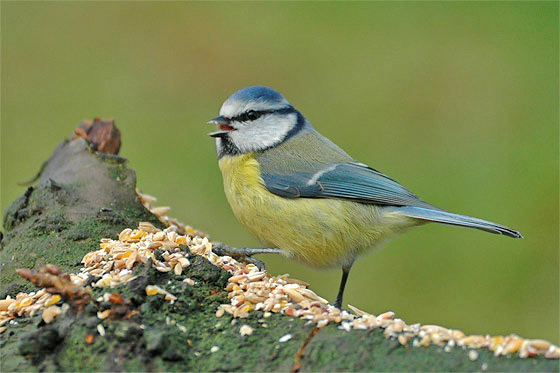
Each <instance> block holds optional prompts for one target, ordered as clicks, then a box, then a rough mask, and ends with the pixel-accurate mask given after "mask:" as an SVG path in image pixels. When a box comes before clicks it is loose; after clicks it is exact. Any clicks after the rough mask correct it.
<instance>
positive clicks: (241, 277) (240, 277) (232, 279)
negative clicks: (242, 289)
mask: <svg viewBox="0 0 560 373" xmlns="http://www.w3.org/2000/svg"><path fill="white" fill-rule="evenodd" d="M246 279H247V276H246V275H237V276H232V277H230V278H229V280H228V281H229V282H235V283H241V282H242V281H245V280H246Z"/></svg>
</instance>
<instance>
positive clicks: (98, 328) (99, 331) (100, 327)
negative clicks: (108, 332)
mask: <svg viewBox="0 0 560 373" xmlns="http://www.w3.org/2000/svg"><path fill="white" fill-rule="evenodd" d="M97 332H98V333H99V335H100V336H102V337H104V336H105V328H104V327H103V325H102V324H98V325H97Z"/></svg>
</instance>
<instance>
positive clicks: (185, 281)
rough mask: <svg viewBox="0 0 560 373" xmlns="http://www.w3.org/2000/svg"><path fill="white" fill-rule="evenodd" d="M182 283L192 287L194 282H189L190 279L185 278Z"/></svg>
mask: <svg viewBox="0 0 560 373" xmlns="http://www.w3.org/2000/svg"><path fill="white" fill-rule="evenodd" d="M183 282H184V283H185V284H187V285H190V286H193V285H194V280H191V279H190V278H188V277H187V278H185V279H184V280H183Z"/></svg>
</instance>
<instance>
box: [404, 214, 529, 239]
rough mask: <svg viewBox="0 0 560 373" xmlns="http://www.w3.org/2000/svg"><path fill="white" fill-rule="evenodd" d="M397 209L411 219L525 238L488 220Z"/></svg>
mask: <svg viewBox="0 0 560 373" xmlns="http://www.w3.org/2000/svg"><path fill="white" fill-rule="evenodd" d="M396 209H397V210H398V211H401V212H402V213H404V214H405V215H406V216H409V217H411V218H416V219H421V220H428V221H433V222H436V223H442V224H450V225H458V226H461V227H469V228H476V229H481V230H483V231H486V232H490V233H496V234H503V235H505V236H508V237H513V238H523V236H522V235H521V233H519V232H518V231H516V230H514V229H511V228H508V227H505V226H503V225H499V224H496V223H492V222H489V221H486V220H482V219H477V218H471V217H470V216H464V215H458V214H452V213H450V212H446V211H441V210H431V209H428V208H424V207H414V206H403V207H396Z"/></svg>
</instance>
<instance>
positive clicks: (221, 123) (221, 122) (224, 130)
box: [208, 115, 235, 137]
mask: <svg viewBox="0 0 560 373" xmlns="http://www.w3.org/2000/svg"><path fill="white" fill-rule="evenodd" d="M229 123H230V121H229V119H227V118H224V117H222V116H221V115H220V116H218V117H216V118H212V119H210V120H209V121H208V124H215V125H217V126H218V127H219V128H220V130H221V131H216V132H212V133H209V134H208V136H210V137H224V136H226V135H227V134H228V132H230V131H233V130H235V128H233V127H232V126H230V125H229Z"/></svg>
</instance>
